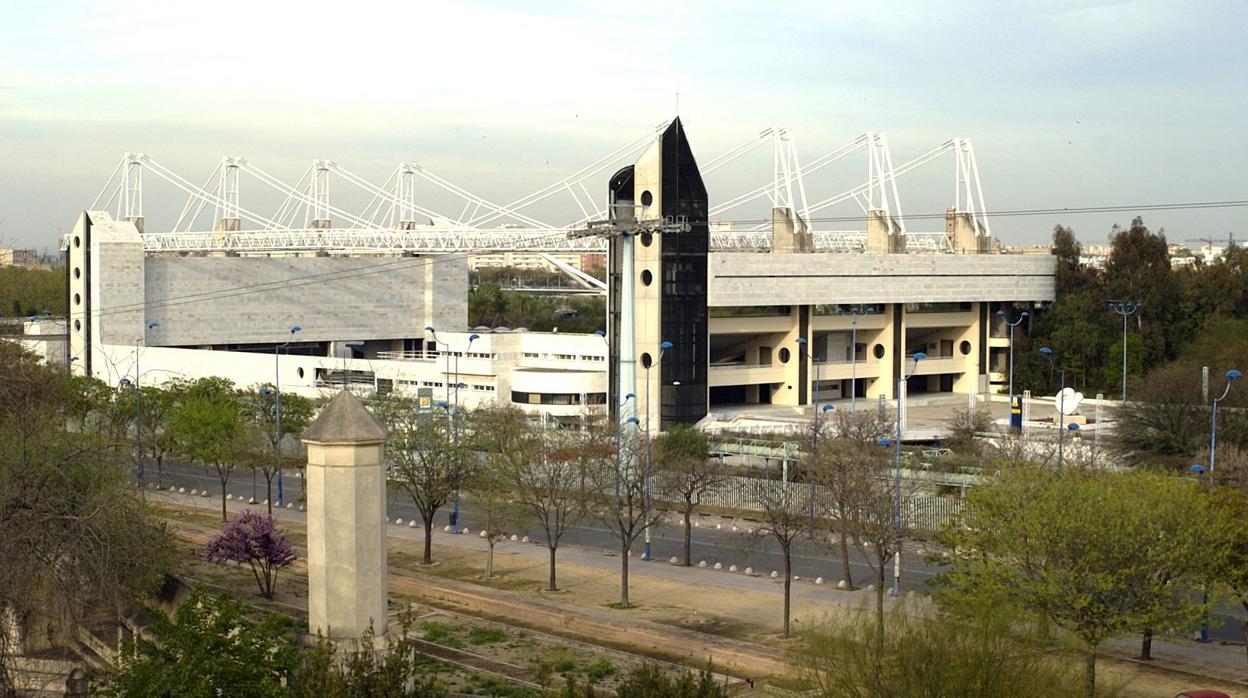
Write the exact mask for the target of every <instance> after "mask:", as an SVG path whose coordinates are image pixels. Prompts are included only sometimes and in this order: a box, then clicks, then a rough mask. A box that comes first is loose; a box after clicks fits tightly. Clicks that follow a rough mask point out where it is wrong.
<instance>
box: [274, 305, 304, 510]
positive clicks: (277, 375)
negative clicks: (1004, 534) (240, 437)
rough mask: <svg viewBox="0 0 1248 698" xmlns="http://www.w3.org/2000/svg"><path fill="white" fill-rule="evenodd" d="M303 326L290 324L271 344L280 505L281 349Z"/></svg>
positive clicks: (279, 498) (282, 497)
mask: <svg viewBox="0 0 1248 698" xmlns="http://www.w3.org/2000/svg"><path fill="white" fill-rule="evenodd" d="M302 330H303V328H302V327H300V326H298V325H291V326H290V336H289V337H287V338H286V341H285V342H282V343H281V344H276V345H274V346H273V423H274V425H275V426H274V430H275V433H274V437H275V438H274V439H273V454H274V456H275V457H276V458H277V505H278V506H279V507H280V506H282V505H283V504H284V502H285V493H284V492H285V491H284V489H283V482H282V371H281V360H282V349H285V348H286V347H288V346H290V343H291V342H293V341H295V335H296V334H298V333H299V332H300V331H302Z"/></svg>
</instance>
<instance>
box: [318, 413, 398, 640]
mask: <svg viewBox="0 0 1248 698" xmlns="http://www.w3.org/2000/svg"><path fill="white" fill-rule="evenodd" d="M385 439H386V431H385V429H384V428H383V427H382V426H381V424H380V423H378V422H377V420H376V419H375V418H374V417H373V416H372V415H371V414H370V413H369V412H368V410H366V409H364V406H363V405H362V404H360V402H359V400H358V399H356V398H355V396H353V395H352V394H351V393H349V392H347V391H342V392H340V393H338V395H336V396H335V397H334V399H333V400H331V401H330V403H329V404H328V405H327V406H326V407H325V409H324V410H323V411H322V412H321V415H320V416H319V417H318V418H317V420H316V421H315V422H313V423H312V424H311V425H309V426H308V428H307V429H306V430H304V433H303V442H304V444H306V445H307V447H308V469H307V509H308V630H309V632H310V633H311V634H313V635H315V634H318V633H319V634H320V635H322V636H324V637H326V638H328V639H330V640H358V639H360V638H361V637H362V636H363V635H364V633H365V632H366V631H368V630H369V628H372V630H373V631H374V632H375V633H376V636H377V637H379V638H381V637H384V635H385V633H386V620H387V616H388V607H387V598H388V597H387V592H386V523H387V520H386V481H385V475H384V473H385V468H384V467H383V455H384V453H383V449H384V443H385Z"/></svg>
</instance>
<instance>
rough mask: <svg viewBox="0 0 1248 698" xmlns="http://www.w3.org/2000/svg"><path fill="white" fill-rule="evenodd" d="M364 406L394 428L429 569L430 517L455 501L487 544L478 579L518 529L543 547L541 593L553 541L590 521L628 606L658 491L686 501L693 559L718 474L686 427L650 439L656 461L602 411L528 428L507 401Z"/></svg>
mask: <svg viewBox="0 0 1248 698" xmlns="http://www.w3.org/2000/svg"><path fill="white" fill-rule="evenodd" d="M370 407H371V408H372V410H373V412H374V414H376V415H377V416H378V417H379V418H380V419H381V421H382V422H383V423H384V424H385V425H386V428H387V430H388V431H389V432H390V438H389V440H388V441H387V443H386V458H387V465H388V469H389V473H388V477H389V480H390V483H391V486H392V487H393V488H394V489H396V490H398V491H400V492H402V493H403V494H405V495H406V496H407V497H409V498H410V499H411V501H412V502H413V503H414V504H415V506H416V509H417V510H418V512H419V514H420V518H421V523H422V524H423V526H424V551H423V557H422V561H423V562H424V563H425V564H430V563H432V562H433V547H432V533H433V527H434V523H433V522H434V518H435V516H436V515H437V513H438V512H439V511H441V510H443V509H444V508H447V507H448V506H454V505H455V503H456V499H455V498H456V497H458V496H460V495H461V494H463V495H466V496H467V497H469V498H471V501H472V505H473V509H474V511H475V513H476V515H477V516H478V518H479V519H480V521H481V525H482V537H483V538H484V539H485V541H486V543H487V551H488V552H487V559H486V563H485V576H486V577H487V578H489V577H491V576H493V571H494V549H495V546H496V545H497V543H498V542H499V541H500V540H502V539H503V538H504V537H506V536H507V535H509V534H511V533H512V532H513V531H525V532H527V533H530V534H532V535H533V536H534V538H536V539H540V540H541V542H542V543H543V544H544V545H545V546H546V548H547V550H548V552H549V566H548V583H547V587H548V589H549V590H551V591H555V590H557V589H558V577H557V555H558V550H559V546H560V543H561V542H562V541H563V538H564V536H565V534H566V533H567V532H568V531H569V530H571V529H572V527H574V526H576V525H578V524H579V523H581V522H583V521H585V520H587V519H595V520H597V521H600V522H602V523H603V524H605V527H606V528H607V529H608V530H610V531H611V532H612V533H613V534H614V535H615V537H616V539H617V540H618V542H619V544H620V560H621V582H620V604H621V605H623V606H628V605H629V604H630V601H629V595H628V591H629V583H628V563H629V557H630V551H631V550H632V548H633V546H634V544H635V543H636V542H637V540H638V538H639V537H640V536H641V535H642V533H643V532H644V531H645V530H646V528H647V527H650V526H655V525H657V523H658V519H659V517H660V516H661V515H662V511H661V510H660V509H659V508H658V507H657V506H656V505H655V496H654V495H655V492H654V490H653V488H654V487H656V486H657V487H663V488H664V490H665V491H667V490H671V491H675V492H678V493H680V494H681V497H682V498H684V499H685V500H686V502H688V506H687V508H686V509H685V518H686V541H687V542H686V546H685V564H689V555H690V553H689V544H688V540H689V537H690V529H691V523H690V516H691V515H692V509H693V507H694V506H696V504H697V503H698V500H699V498H700V496H701V494H702V493H703V492H705V491H707V490H708V489H709V488H710V487H712V486H713V485H714V484H715V483H716V478H717V477H718V476H717V474H716V469H715V465H716V463H715V462H714V461H712V460H711V459H709V458H708V455H707V443H706V440H705V439H704V438H702V437H701V436H700V435H699V434H696V433H695V432H692V431H691V430H677V431H675V432H673V433H672V434H670V435H667V436H664V437H662V438H661V439H659V440H657V441H656V443H655V445H654V449H653V452H654V454H655V457H654V459H653V461H652V460H651V459H650V458H649V457H648V451H647V450H645V446H644V444H643V443H641V442H640V441H639V440H637V439H636V438H633V433H632V432H627V431H626V432H623V433H621V432H619V431H618V430H617V429H616V428H614V426H613V425H610V424H609V423H608V420H607V419H606V417H605V415H594V414H586V415H585V416H584V418H583V419H582V421H581V422H580V423H579V424H578V425H576V426H563V427H560V426H558V425H556V424H554V423H546V424H544V423H541V422H537V421H534V420H533V419H531V418H530V416H529V415H526V414H525V413H524V412H522V411H521V410H519V409H518V408H515V407H511V406H501V405H498V406H487V407H482V408H479V409H477V410H475V411H472V412H470V413H461V412H456V411H455V410H453V409H452V410H450V411H446V410H438V411H430V410H421V409H420V408H419V406H418V403H417V402H416V401H415V400H412V399H409V398H406V397H402V396H395V395H390V396H384V397H381V398H378V399H376V400H374V401H373V402H372V404H371V405H370Z"/></svg>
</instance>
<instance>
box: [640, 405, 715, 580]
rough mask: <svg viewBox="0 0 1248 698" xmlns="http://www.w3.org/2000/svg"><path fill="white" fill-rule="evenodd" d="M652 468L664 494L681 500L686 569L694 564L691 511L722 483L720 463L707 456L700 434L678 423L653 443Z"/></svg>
mask: <svg viewBox="0 0 1248 698" xmlns="http://www.w3.org/2000/svg"><path fill="white" fill-rule="evenodd" d="M654 466H655V476H656V478H657V480H658V482H659V484H660V486H661V488H662V492H663V494H664V495H665V496H668V497H678V498H679V499H680V513H681V515H682V516H683V517H684V524H685V541H684V543H685V546H684V565H685V567H688V566H690V565H691V564H693V552H692V548H693V521H692V517H693V512H694V511H695V510H696V509H697V508H698V506H699V505H700V504H701V503H702V496H703V495H705V494H706V493H708V492H711V491H713V490H715V489H716V488H718V487H720V486H721V485H722V484H723V483H724V479H725V476H726V472H725V469H724V466H723V463H721V462H720V461H719V460H718V459H715V458H711V457H710V454H709V447H708V445H707V442H706V436H704V435H703V434H702V432H700V431H698V430H697V429H694V428H693V427H690V426H687V425H684V424H679V425H677V426H675V427H673V428H672V429H671V430H669V431H668V432H667V433H665V434H663V435H662V436H660V437H659V438H657V439H655V440H654Z"/></svg>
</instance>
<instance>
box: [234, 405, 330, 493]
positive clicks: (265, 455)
mask: <svg viewBox="0 0 1248 698" xmlns="http://www.w3.org/2000/svg"><path fill="white" fill-rule="evenodd" d="M239 399H240V400H241V402H242V405H243V416H244V418H245V419H246V420H247V422H248V423H249V425H250V426H251V427H252V428H253V429H254V433H256V434H260V435H262V438H261V439H260V441H261V443H262V444H263V448H264V450H263V452H252V453H249V456H250V458H249V459H250V461H251V462H252V463H253V464H254V467H255V469H256V470H257V471H258V472H260V473H261V474H262V475H263V476H264V491H265V500H267V501H268V507H269V513H270V514H272V513H273V479H274V478H276V477H277V473H278V471H279V470H281V469H282V468H285V467H291V466H294V467H297V468H299V471H300V473H302V472H303V465H304V463H305V461H304V459H303V458H302V457H301V456H300V455H299V453H298V451H297V449H289V450H288V449H285V448H283V450H282V454H281V455H282V458H281V461H280V462H279V461H278V458H277V454H278V448H277V445H278V442H279V441H280V442H283V443H284V442H285V441H288V440H289V437H292V436H296V437H297V436H298V435H299V434H301V433H303V430H304V429H306V428H307V426H308V424H310V423H311V422H312V414H313V410H312V401H311V400H309V399H307V398H306V397H303V396H302V395H298V394H295V393H283V394H282V432H281V434H278V433H277V391H276V389H275V388H274V387H273V386H272V385H268V384H266V385H261V386H258V387H256V388H254V389H252V390H243V391H240V392H239ZM253 443H254V441H253ZM253 448H254V446H253Z"/></svg>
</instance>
